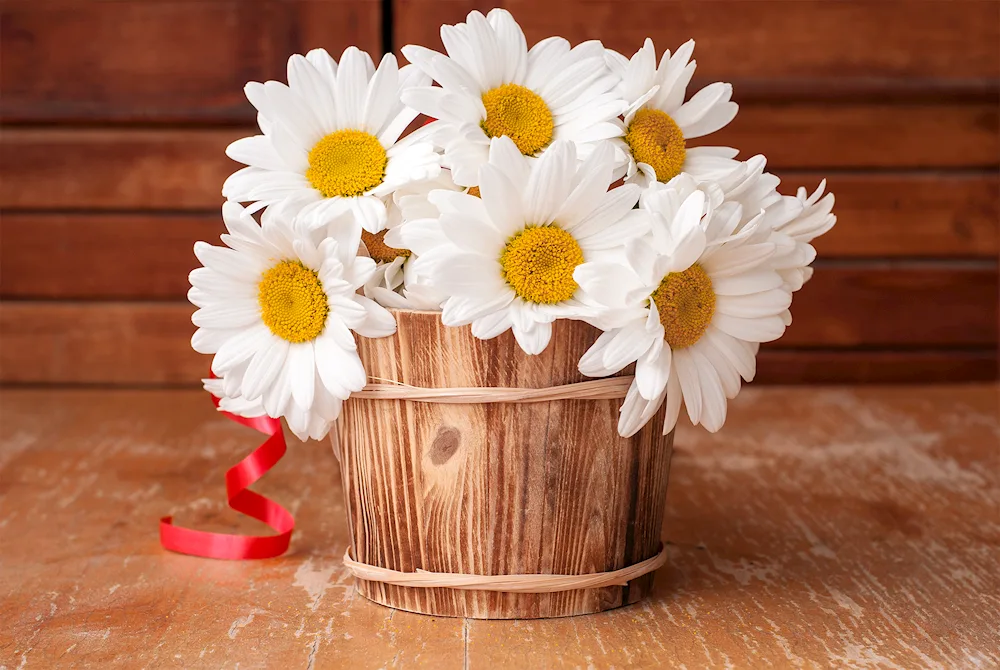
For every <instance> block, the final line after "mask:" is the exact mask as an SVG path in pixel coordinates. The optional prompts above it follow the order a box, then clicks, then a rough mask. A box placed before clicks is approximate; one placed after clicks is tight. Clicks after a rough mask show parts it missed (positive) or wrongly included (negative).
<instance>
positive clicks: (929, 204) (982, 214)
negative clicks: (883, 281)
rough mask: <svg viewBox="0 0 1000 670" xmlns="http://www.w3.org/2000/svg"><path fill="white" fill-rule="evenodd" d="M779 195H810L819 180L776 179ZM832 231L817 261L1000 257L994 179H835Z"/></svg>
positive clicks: (999, 192)
mask: <svg viewBox="0 0 1000 670" xmlns="http://www.w3.org/2000/svg"><path fill="white" fill-rule="evenodd" d="M781 177H782V186H781V190H782V192H784V193H788V194H791V193H794V192H795V189H796V188H797V187H799V186H805V187H806V188H807V189H809V190H810V191H812V189H814V188H815V187H816V185H817V184H818V183H819V181H820V179H822V178H823V175H822V174H821V173H785V172H783V173H782V174H781ZM827 188H828V189H829V190H830V191H832V192H833V193H834V194H835V195H836V198H837V202H836V205H835V206H834V213H835V214H836V215H837V225H836V227H834V229H833V230H832V231H830V232H829V233H828V234H827V235H825V236H823V237H821V238H820V239H819V240H817V242H816V249H817V251H818V252H819V255H820V257H821V258H830V257H844V256H850V257H858V256H866V257H878V256H881V257H892V256H910V257H918V256H923V257H932V256H938V257H942V256H975V257H983V258H996V257H997V254H998V253H1000V240H998V237H1000V230H998V229H1000V178H998V176H997V174H996V173H995V172H987V173H966V174H957V173H956V174H948V173H905V174H871V173H835V174H832V175H830V176H829V177H828V178H827Z"/></svg>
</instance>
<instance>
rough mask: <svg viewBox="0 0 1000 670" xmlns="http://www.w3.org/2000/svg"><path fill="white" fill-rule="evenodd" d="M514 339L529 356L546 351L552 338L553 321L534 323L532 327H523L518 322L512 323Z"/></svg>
mask: <svg viewBox="0 0 1000 670" xmlns="http://www.w3.org/2000/svg"><path fill="white" fill-rule="evenodd" d="M512 329H513V331H514V339H515V340H517V343H518V344H519V345H520V346H521V349H522V351H524V353H526V354H528V355H529V356H534V355H537V354H540V353H542V352H543V351H545V347H547V346H549V340H550V339H552V324H551V323H538V322H536V323H534V324H533V325H532V327H531V328H530V329H527V330H525V329H522V328H519V327H518V326H517V324H513V325H512Z"/></svg>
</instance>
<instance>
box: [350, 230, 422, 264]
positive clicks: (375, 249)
mask: <svg viewBox="0 0 1000 670" xmlns="http://www.w3.org/2000/svg"><path fill="white" fill-rule="evenodd" d="M387 232H389V231H388V230H383V231H381V232H378V233H369V232H368V231H367V230H362V231H361V240H362V241H363V242H364V243H365V248H366V249H368V255H369V256H371V257H372V258H373V259H374V260H376V261H378V262H379V263H391V262H393V261H394V260H396V259H397V258H399V257H400V256H402V257H403V258H409V257H410V253H411V252H410V250H409V249H397V248H396V247H390V246H389V245H388V244H386V243H385V234H386V233H387Z"/></svg>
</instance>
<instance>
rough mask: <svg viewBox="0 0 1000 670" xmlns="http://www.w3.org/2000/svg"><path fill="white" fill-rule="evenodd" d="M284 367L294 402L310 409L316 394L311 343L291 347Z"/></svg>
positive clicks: (313, 355)
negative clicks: (286, 369) (286, 370)
mask: <svg viewBox="0 0 1000 670" xmlns="http://www.w3.org/2000/svg"><path fill="white" fill-rule="evenodd" d="M286 367H287V368H288V378H289V384H290V386H291V389H292V397H293V398H294V399H295V402H296V403H297V404H298V405H299V406H300V407H302V408H303V409H309V408H311V407H312V404H313V398H314V396H315V393H316V356H315V353H314V350H313V343H312V342H304V343H301V344H293V345H291V346H290V347H289V349H288V362H287V364H286Z"/></svg>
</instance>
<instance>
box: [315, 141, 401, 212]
mask: <svg viewBox="0 0 1000 670" xmlns="http://www.w3.org/2000/svg"><path fill="white" fill-rule="evenodd" d="M388 162H389V158H388V156H386V154H385V149H384V148H382V143H381V142H379V141H378V138H377V137H375V136H374V135H371V134H369V133H366V132H364V131H363V130H338V131H336V132H334V133H330V134H329V135H327V136H326V137H324V138H323V139H321V140H320V141H319V142H317V143H316V146H314V147H313V148H312V150H311V151H310V152H309V168H308V169H307V170H306V179H308V180H309V183H310V184H312V185H313V188H315V189H316V190H317V191H319V192H320V193H322V194H323V195H324V196H325V197H327V198H332V197H334V196H338V195H339V196H343V197H350V196H355V195H361V194H362V193H364V192H366V191H370V190H371V189H373V188H375V187H376V186H378V185H379V184H381V183H382V179H384V178H385V166H386V164H387V163H388Z"/></svg>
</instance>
